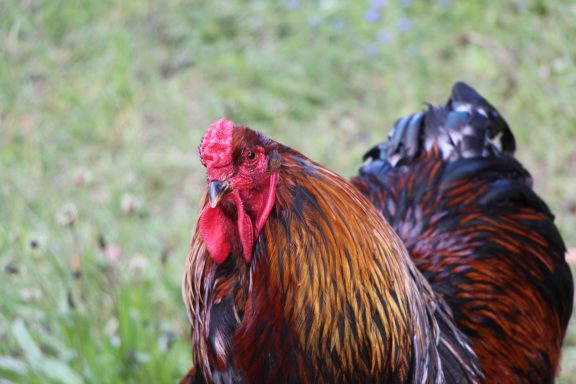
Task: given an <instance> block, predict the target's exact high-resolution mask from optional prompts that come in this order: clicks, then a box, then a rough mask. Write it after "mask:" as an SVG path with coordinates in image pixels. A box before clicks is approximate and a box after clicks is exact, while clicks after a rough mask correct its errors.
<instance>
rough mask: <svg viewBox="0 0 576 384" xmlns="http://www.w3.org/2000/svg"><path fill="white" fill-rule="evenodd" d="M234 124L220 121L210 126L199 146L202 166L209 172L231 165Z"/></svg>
mask: <svg viewBox="0 0 576 384" xmlns="http://www.w3.org/2000/svg"><path fill="white" fill-rule="evenodd" d="M233 130H234V122H233V121H230V120H226V119H220V120H218V121H217V122H215V123H213V124H212V125H210V128H208V131H207V132H206V134H205V135H204V138H203V139H202V144H200V159H201V161H202V164H204V166H206V168H207V169H208V174H209V175H210V173H211V172H210V171H211V170H216V169H219V168H223V167H227V166H231V165H232V132H233Z"/></svg>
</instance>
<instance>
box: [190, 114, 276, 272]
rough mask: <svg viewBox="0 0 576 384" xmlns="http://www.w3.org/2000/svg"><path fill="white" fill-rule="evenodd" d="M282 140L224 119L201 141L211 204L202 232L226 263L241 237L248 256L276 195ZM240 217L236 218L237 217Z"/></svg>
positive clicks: (210, 249) (204, 212)
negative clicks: (277, 140) (279, 149)
mask: <svg viewBox="0 0 576 384" xmlns="http://www.w3.org/2000/svg"><path fill="white" fill-rule="evenodd" d="M276 148H277V144H276V143H275V142H273V141H272V140H269V139H267V138H266V137H264V136H262V135H261V134H259V133H258V132H255V131H252V130H250V129H248V128H245V127H234V123H233V122H232V121H228V120H224V119H221V120H219V121H217V122H216V123H214V124H212V125H211V126H210V128H209V129H208V132H207V133H206V135H205V136H204V138H203V140H202V144H201V145H200V158H201V161H202V164H203V165H204V166H205V167H206V170H207V173H208V183H209V185H208V198H209V202H210V204H209V205H207V206H206V207H204V209H203V210H202V213H201V215H200V220H199V221H200V236H201V237H202V240H204V243H205V244H206V247H207V249H208V252H209V253H210V256H211V257H212V259H214V261H215V262H216V263H219V264H220V263H222V262H224V261H225V260H226V258H227V257H228V255H229V254H230V252H231V251H232V250H234V248H235V247H236V246H237V245H238V243H239V244H240V245H241V246H242V252H243V255H244V259H245V260H246V261H247V262H250V261H251V260H252V247H253V245H254V241H255V239H256V238H257V237H258V234H259V233H260V230H261V229H262V227H263V226H264V223H265V222H266V219H267V218H268V215H269V214H270V211H271V210H272V207H273V206H274V200H275V196H276V183H277V181H278V168H279V164H280V161H279V156H278V154H277V152H276ZM234 221H236V222H234Z"/></svg>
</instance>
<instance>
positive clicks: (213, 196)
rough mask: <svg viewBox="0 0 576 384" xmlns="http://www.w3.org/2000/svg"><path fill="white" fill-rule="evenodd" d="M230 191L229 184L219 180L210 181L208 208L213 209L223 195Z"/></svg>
mask: <svg viewBox="0 0 576 384" xmlns="http://www.w3.org/2000/svg"><path fill="white" fill-rule="evenodd" d="M230 191H232V188H230V184H229V183H228V182H221V181H219V180H212V181H211V182H210V195H209V198H210V206H211V207H212V208H215V207H216V206H217V205H218V202H219V201H220V199H222V197H224V195H225V194H227V193H228V192H230Z"/></svg>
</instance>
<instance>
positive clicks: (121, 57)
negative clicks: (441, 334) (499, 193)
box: [0, 0, 576, 383]
mask: <svg viewBox="0 0 576 384" xmlns="http://www.w3.org/2000/svg"><path fill="white" fill-rule="evenodd" d="M0 15H1V16H0V40H1V44H0V175H1V181H0V217H1V218H2V220H1V224H0V267H1V268H2V269H1V270H0V275H1V278H0V292H2V300H1V301H0V383H9V382H17V383H20V382H22V383H24V382H26V383H46V382H51V383H80V382H87V383H119V382H122V383H124V382H125V383H132V382H162V383H163V382H174V381H176V380H177V379H178V378H179V377H180V376H181V375H182V374H183V373H184V372H185V371H186V370H187V368H189V366H190V364H191V357H190V347H189V341H188V326H187V319H186V315H185V311H184V306H183V304H182V301H181V298H180V280H181V275H182V268H183V264H184V258H185V255H186V251H187V245H188V242H189V239H190V236H191V231H192V230H193V227H194V224H195V217H196V211H197V202H198V199H199V195H200V192H201V189H202V188H203V185H204V177H205V176H204V172H203V169H202V168H201V166H200V163H199V161H198V157H197V150H196V148H197V145H198V143H199V141H200V138H201V136H202V134H203V132H204V130H205V129H206V127H207V126H208V125H209V124H210V123H211V122H213V121H215V120H217V119H218V118H220V117H222V116H226V117H227V118H230V119H234V120H236V121H238V122H241V123H245V124H248V125H250V126H251V127H253V128H255V129H258V130H260V131H263V132H265V133H266V134H267V135H269V136H270V137H273V138H275V139H277V140H278V141H281V142H283V143H285V144H288V145H290V146H292V147H294V148H296V149H298V150H300V151H302V152H304V153H306V154H308V155H309V156H310V157H312V158H313V159H315V160H317V161H319V162H321V163H323V164H325V165H327V166H329V167H330V168H332V169H334V170H336V171H338V172H339V173H341V174H343V175H353V174H354V173H355V172H356V169H357V168H358V166H359V164H360V158H361V155H362V154H363V152H364V151H365V150H367V149H368V148H369V147H370V146H371V145H373V144H374V143H376V142H378V141H381V140H382V139H383V138H385V136H386V134H387V132H388V130H389V128H390V127H391V126H392V124H393V122H394V121H395V120H396V119H397V118H398V117H400V116H402V115H403V114H406V113H412V112H415V111H417V110H419V109H421V108H422V101H424V100H428V101H431V102H435V103H441V102H444V101H445V100H446V98H447V96H448V93H449V89H450V87H451V85H452V83H453V82H455V81H456V80H465V81H467V82H469V83H470V84H471V85H473V86H475V87H476V88H477V89H478V90H479V91H480V92H481V93H483V94H484V95H485V96H486V97H487V98H488V99H489V100H490V101H491V102H492V103H493V104H494V105H496V106H498V108H499V109H500V111H501V112H502V113H503V114H504V115H505V116H506V117H507V120H508V122H509V123H510V124H511V126H512V128H513V130H514V133H515V134H516V137H517V140H518V147H519V149H518V157H519V158H520V159H521V161H522V162H523V163H524V164H525V165H526V166H527V168H528V169H530V170H531V171H532V172H533V174H534V176H535V180H536V182H535V187H536V189H537V191H538V192H539V193H540V194H541V195H542V196H543V197H544V198H545V200H546V201H547V202H549V204H550V205H551V207H552V209H553V211H554V212H555V213H556V214H557V223H558V225H559V227H560V229H561V231H562V233H563V235H564V237H565V239H566V241H567V243H568V244H570V245H576V198H575V197H574V195H573V193H572V192H571V191H573V190H575V189H576V177H575V175H576V173H575V169H576V145H575V144H574V143H576V124H575V123H576V104H574V100H576V70H575V68H576V67H575V61H576V52H575V51H574V48H573V43H572V40H571V38H572V34H573V33H572V32H573V30H574V28H575V27H576V22H575V20H576V6H574V5H573V4H572V3H571V2H568V1H559V0H552V1H547V2H544V1H529V0H517V1H509V2H495V1H492V2H483V3H480V2H479V3H477V4H476V3H472V2H456V1H447V0H443V1H442V0H439V1H431V2H417V1H408V0H388V1H376V0H373V1H370V2H368V1H367V2H337V1H330V0H318V1H314V2H305V1H298V0H286V1H279V2H272V1H268V2H267V1H255V0H252V1H249V0H230V1H228V2H226V3H217V2H210V1H200V0H196V1H193V2H183V1H181V0H168V1H165V2H144V1H138V0H123V1H111V0H99V1H96V0H79V1H74V2H70V1H65V0H44V1H42V0H25V1H20V0H5V1H3V2H2V3H0ZM560 382H562V383H572V382H576V331H571V332H570V334H569V336H568V338H567V340H566V347H565V352H564V360H563V370H562V376H561V378H560Z"/></svg>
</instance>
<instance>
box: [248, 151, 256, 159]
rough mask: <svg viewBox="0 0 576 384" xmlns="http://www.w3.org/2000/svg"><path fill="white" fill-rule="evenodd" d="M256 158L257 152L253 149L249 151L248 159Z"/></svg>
mask: <svg viewBox="0 0 576 384" xmlns="http://www.w3.org/2000/svg"><path fill="white" fill-rule="evenodd" d="M255 158H256V154H255V153H254V152H252V151H250V152H248V160H254V159H255Z"/></svg>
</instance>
